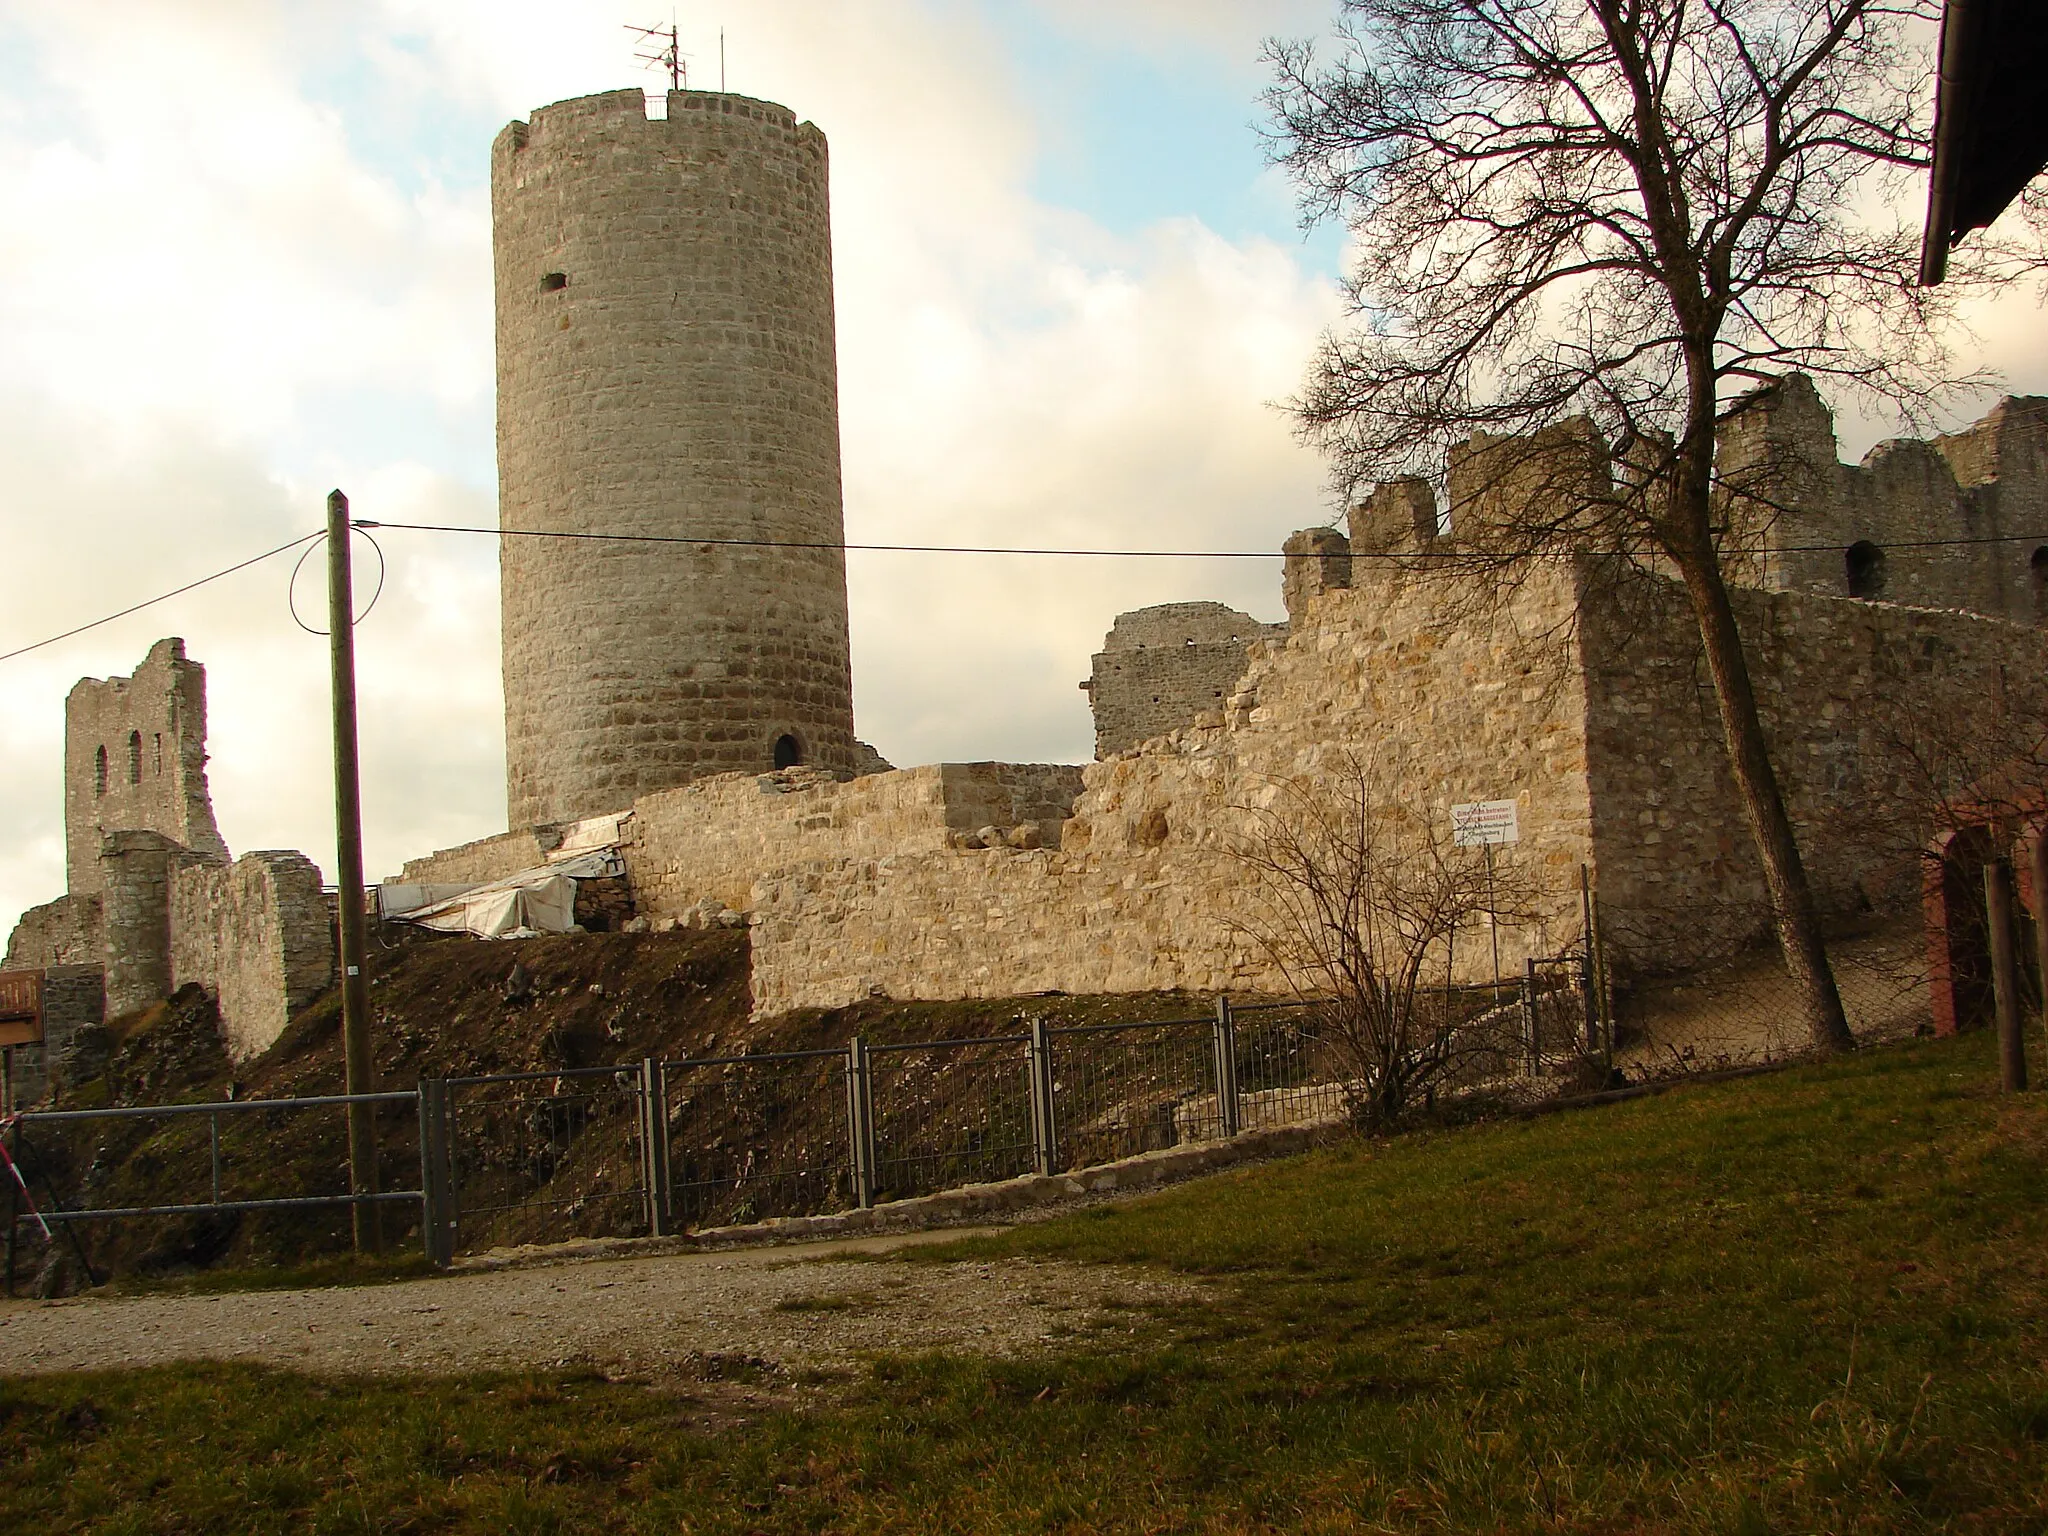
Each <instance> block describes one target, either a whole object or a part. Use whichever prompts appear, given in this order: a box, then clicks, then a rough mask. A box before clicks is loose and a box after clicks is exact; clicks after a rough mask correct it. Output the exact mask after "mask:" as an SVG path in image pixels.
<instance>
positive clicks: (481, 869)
mask: <svg viewBox="0 0 2048 1536" xmlns="http://www.w3.org/2000/svg"><path fill="white" fill-rule="evenodd" d="M549 852H550V849H549V846H548V844H547V842H546V840H545V839H544V838H543V837H541V836H540V835H539V834H538V833H537V832H536V831H535V830H534V829H532V828H522V829H521V830H519V831H517V832H500V833H499V834H498V835H497V836H496V837H483V838H478V839H477V840H476V841H475V842H473V843H463V844H461V845H460V846H459V847H455V848H443V849H441V850H440V851H439V852H438V853H430V854H427V855H425V856H424V857H422V858H417V859H407V860H406V861H405V868H404V870H403V872H402V873H401V874H400V875H399V877H398V878H399V880H400V881H402V882H403V883H404V884H407V885H486V884H488V883H489V882H491V881H493V880H503V879H505V878H506V877H507V876H509V875H516V874H518V873H519V872H520V871H521V870H524V869H537V868H539V867H540V866H541V865H542V864H545V863H546V862H547V858H548V853H549Z"/></svg>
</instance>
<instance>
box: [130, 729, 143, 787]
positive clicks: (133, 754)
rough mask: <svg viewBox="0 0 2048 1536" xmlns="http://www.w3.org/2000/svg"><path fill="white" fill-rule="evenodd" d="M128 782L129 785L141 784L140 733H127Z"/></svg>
mask: <svg viewBox="0 0 2048 1536" xmlns="http://www.w3.org/2000/svg"><path fill="white" fill-rule="evenodd" d="M128 782H129V783H130V784H140V783H141V782H142V732H140V731H130V732H129V733H128Z"/></svg>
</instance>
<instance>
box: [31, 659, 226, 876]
mask: <svg viewBox="0 0 2048 1536" xmlns="http://www.w3.org/2000/svg"><path fill="white" fill-rule="evenodd" d="M134 831H142V832H155V833H157V834H159V835H160V836H162V837H165V838H168V839H169V840H170V841H172V842H174V843H176V844H178V845H179V846H180V847H183V848H187V849H190V850H191V851H192V852H194V853H196V854H198V855H199V856H200V857H202V858H208V859H214V860H218V861H221V862H225V861H226V859H227V853H228V850H227V844H226V843H225V842H223V841H222V840H221V835H220V829H219V828H218V827H217V826H216V825H215V824H214V819H213V800H212V797H211V795H210V794H209V793H208V790H207V784H206V669H205V668H204V667H202V666H201V665H200V664H199V663H198V662H196V661H189V660H187V659H186V656H185V642H184V641H183V640H179V639H175V638H172V639H167V640H159V641H157V643H156V644H155V645H153V646H151V647H150V650H149V654H148V655H147V656H145V657H144V658H143V660H142V664H141V665H140V666H138V667H137V668H136V669H135V671H134V672H133V673H131V674H130V675H129V676H127V677H110V678H105V679H102V678H94V677H88V678H82V679H80V681H79V682H78V683H77V685H76V686H74V687H73V688H72V690H71V693H70V695H69V696H68V697H67V698H66V699H65V701H64V846H65V877H66V886H65V888H66V890H67V891H68V892H69V893H70V894H71V895H72V896H74V897H78V896H89V895H91V894H92V893H93V892H95V891H97V890H99V889H100V878H101V864H100V851H101V844H102V841H103V839H104V838H105V837H106V835H107V833H109V832H134Z"/></svg>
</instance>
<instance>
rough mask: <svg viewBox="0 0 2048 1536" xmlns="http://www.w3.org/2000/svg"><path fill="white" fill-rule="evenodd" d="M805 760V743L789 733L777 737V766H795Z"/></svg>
mask: <svg viewBox="0 0 2048 1536" xmlns="http://www.w3.org/2000/svg"><path fill="white" fill-rule="evenodd" d="M803 760H804V745H803V743H802V742H800V741H798V740H797V739H796V738H795V737H794V736H791V735H788V734H787V733H785V734H783V735H781V736H778V737H776V738H775V766H776V767H778V768H795V767H797V766H799V765H800V764H801V763H802V762H803Z"/></svg>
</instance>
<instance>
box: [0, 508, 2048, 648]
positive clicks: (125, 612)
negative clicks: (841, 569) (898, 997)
mask: <svg viewBox="0 0 2048 1536" xmlns="http://www.w3.org/2000/svg"><path fill="white" fill-rule="evenodd" d="M351 526H352V527H355V528H359V529H369V528H398V529H404V530H407V531H409V532H413V533H471V534H482V535H485V536H487V537H492V538H501V539H574V540H581V541H588V542H596V543H605V544H693V545H697V546H700V547H705V546H716V547H721V548H727V549H814V550H824V551H829V552H833V553H859V554H907V555H1030V556H1039V555H1046V556H1073V557H1080V558H1091V559H1117V560H1276V559H1280V558H1282V557H1283V555H1284V554H1285V551H1283V550H1277V549H1066V548H1058V549H1056V548H1027V547H1021V546H1016V545H1002V544H851V543H830V542H827V541H823V540H805V539H706V538H690V537H686V536H684V535H682V534H671V533H591V532H581V531H577V532H571V531H556V530H550V529H544V528H477V527H473V526H469V525H465V524H461V523H388V522H381V521H378V520H376V519H373V518H366V517H359V518H356V519H354V520H353V521H352V523H351ZM325 537H326V534H325V533H324V532H320V531H315V532H313V533H306V534H301V535H300V536H299V537H298V538H296V539H293V540H291V541H289V542H288V543H284V544H280V545H278V546H277V547H276V548H275V549H266V550H265V551H263V553H262V554H260V555H251V556H250V557H249V558H248V559H246V560H238V561H236V562H235V563H234V564H233V565H229V566H224V567H222V568H221V569H220V570H217V571H215V572H213V573H212V574H210V575H207V576H201V577H199V578H198V579H197V580H196V581H188V582H186V583H185V584H184V585H183V586H178V587H173V588H171V589H170V591H168V592H160V593H158V594H157V595H156V596H155V597H148V598H144V599H143V600H142V601H141V602H139V603H131V604H130V605H129V606H128V607H126V608H122V609H120V610H118V611H116V612H114V613H110V614H107V615H106V616H105V617H103V618H97V619H93V620H91V621H90V622H88V623H85V624H79V625H75V626H74V627H72V628H70V629H67V630H64V631H63V632H62V633H60V634H55V635H50V636H48V637H46V638H44V639H41V640H37V641H34V642H32V643H31V644H28V645H23V646H17V647H16V648H15V649H13V650H11V651H4V652H0V662H6V661H12V660H14V658H15V657H17V656H26V655H28V654H29V652H31V651H40V650H42V649H44V648H45V647H46V646H52V645H55V644H57V642H59V641H60V640H69V639H71V638H72V637H73V636H75V635H82V634H85V633H86V632H87V631H88V630H94V629H99V628H101V627H102V626H104V625H108V624H112V623H113V622H114V621H115V620H117V619H125V618H127V617H128V616H129V615H130V614H135V613H140V612H142V611H143V609H145V608H154V607H155V606H156V605H157V604H158V603H165V602H169V601H170V600H171V599H172V598H174V597H182V596H183V595H184V594H185V593H187V592H193V591H197V590H198V589H199V588H200V587H203V586H207V585H209V584H210V583H212V582H216V581H219V580H220V579H221V578H223V577H225V576H232V575H234V574H235V573H236V572H237V571H246V570H247V569H248V568H249V567H250V566H252V565H261V564H262V563H263V562H264V561H265V560H271V559H275V558H276V557H277V556H279V555H282V554H285V553H287V552H288V551H290V550H294V549H297V548H298V547H299V546H300V545H301V544H309V543H311V542H312V541H313V540H315V539H321V538H325ZM1984 544H2043V545H2048V533H2008V534H1986V535H1982V536H1979V537H1975V538H1967V539H1897V540H1893V541H1891V542H1889V543H1886V544H1884V545H1881V546H1880V547H1881V548H1882V549H1883V550H1884V551H1885V552H1886V553H1891V552H1892V551H1895V550H1903V549H1953V548H1961V547H1965V546H1971V545H1984ZM1840 549H1841V546H1839V545H1835V544H1780V545H1777V546H1776V547H1775V548H1771V549H1766V550H1762V551H1759V553H1765V554H1835V553H1839V552H1840ZM1741 552H1742V551H1740V550H1736V551H1731V553H1741ZM379 553H380V554H381V553H382V551H379ZM1559 553H1565V551H1560V552H1559ZM1475 557H1476V558H1480V559H1484V558H1485V553H1484V552H1483V551H1474V550H1460V549H1446V550H1414V551H1410V552H1407V553H1401V552H1396V551H1387V550H1355V551H1353V552H1352V553H1351V554H1350V556H1349V558H1350V559H1353V560H1402V561H1411V562H1412V561H1417V560H1466V561H1469V560H1472V559H1474V558H1475ZM379 585H380V588H381V581H380V584H379Z"/></svg>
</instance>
